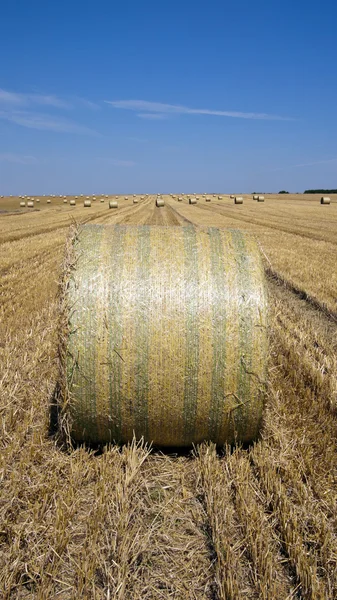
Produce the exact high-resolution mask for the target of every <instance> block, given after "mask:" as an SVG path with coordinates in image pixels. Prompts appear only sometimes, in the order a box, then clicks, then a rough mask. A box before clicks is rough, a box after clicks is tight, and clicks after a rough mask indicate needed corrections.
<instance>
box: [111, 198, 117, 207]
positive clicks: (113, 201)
mask: <svg viewBox="0 0 337 600" xmlns="http://www.w3.org/2000/svg"><path fill="white" fill-rule="evenodd" d="M109 208H118V202H117V200H110V202H109Z"/></svg>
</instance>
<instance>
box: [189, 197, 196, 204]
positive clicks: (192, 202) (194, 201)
mask: <svg viewBox="0 0 337 600" xmlns="http://www.w3.org/2000/svg"><path fill="white" fill-rule="evenodd" d="M188 203H189V204H196V203H197V199H196V198H189V199H188Z"/></svg>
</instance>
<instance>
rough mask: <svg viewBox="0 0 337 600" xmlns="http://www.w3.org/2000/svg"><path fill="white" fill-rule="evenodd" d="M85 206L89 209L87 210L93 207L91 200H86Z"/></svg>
mask: <svg viewBox="0 0 337 600" xmlns="http://www.w3.org/2000/svg"><path fill="white" fill-rule="evenodd" d="M83 206H85V207H87V208H88V207H89V206H91V200H84V202H83Z"/></svg>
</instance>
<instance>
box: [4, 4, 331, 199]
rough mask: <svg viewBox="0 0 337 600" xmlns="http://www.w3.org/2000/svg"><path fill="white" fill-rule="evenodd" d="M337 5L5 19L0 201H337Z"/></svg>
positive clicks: (22, 10)
mask: <svg viewBox="0 0 337 600" xmlns="http://www.w3.org/2000/svg"><path fill="white" fill-rule="evenodd" d="M336 22H337V4H336V3H335V2H333V1H332V0H329V1H327V0H322V1H321V2H320V3H318V2H313V1H310V0H308V1H304V0H292V1H290V0H283V1H282V2H281V1H275V0H269V1H266V0H262V1H261V0H255V1H254V2H252V1H251V0H249V1H248V0H241V1H239V0H237V1H236V2H233V1H232V2H227V1H226V0H223V1H215V0H210V1H208V2H200V1H198V0H194V1H193V2H191V1H190V0H185V1H183V0H181V1H180V2H178V1H176V0H172V1H171V2H167V3H165V2H154V1H147V0H144V1H143V2H135V1H127V0H126V1H124V2H116V1H111V0H110V1H101V0H97V1H96V2H91V1H90V0H89V1H87V2H78V1H77V0H72V1H71V0H70V1H69V0H68V1H67V2H65V1H64V0H59V1H58V2H46V0H44V1H43V2H42V0H30V1H28V0H12V1H9V0H4V1H3V2H1V3H0V23H1V36H0V56H1V57H2V59H1V62H0V194H23V193H27V194H43V193H46V194H47V193H101V192H102V193H103V192H104V193H105V192H106V193H135V192H138V193H142V192H148V193H151V192H154V193H156V192H171V191H172V192H174V191H176V192H180V191H181V192H189V191H190V192H193V191H198V192H203V191H205V192H207V191H209V192H211V191H223V192H226V191H227V192H252V191H265V192H268V191H270V192H271V191H275V192H277V191H279V190H280V189H287V190H289V191H294V192H296V191H302V190H304V189H306V188H312V187H325V188H328V187H334V188H335V187H337V110H336V107H337V77H336V73H337V69H336V64H337V45H336V36H335V29H336Z"/></svg>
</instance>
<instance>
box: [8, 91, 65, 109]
mask: <svg viewBox="0 0 337 600" xmlns="http://www.w3.org/2000/svg"><path fill="white" fill-rule="evenodd" d="M0 104H4V105H5V106H11V107H20V106H29V105H32V104H33V105H34V104H38V105H42V106H53V107H55V108H71V104H69V102H66V101H65V100H62V99H61V98H58V97H57V96H54V95H43V94H22V93H20V94H19V93H16V92H8V91H7V90H4V89H1V88H0Z"/></svg>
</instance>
